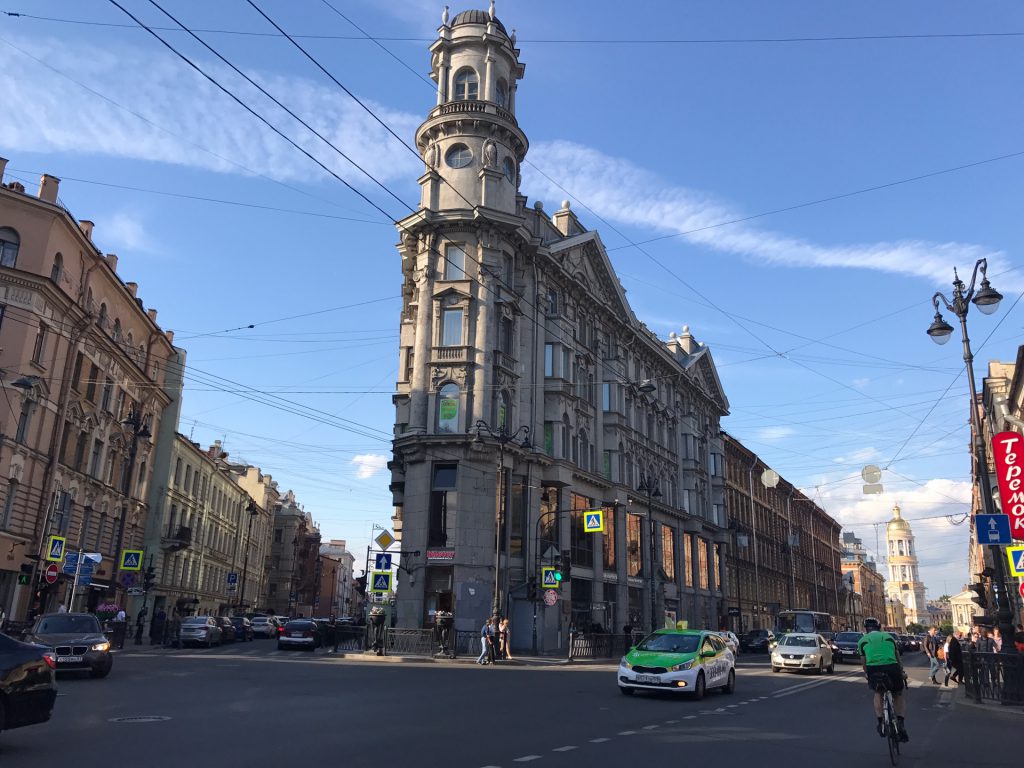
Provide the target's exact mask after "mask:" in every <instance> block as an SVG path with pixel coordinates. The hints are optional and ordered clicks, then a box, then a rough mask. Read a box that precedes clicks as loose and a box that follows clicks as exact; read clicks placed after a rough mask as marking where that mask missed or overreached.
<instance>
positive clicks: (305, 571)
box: [266, 490, 321, 617]
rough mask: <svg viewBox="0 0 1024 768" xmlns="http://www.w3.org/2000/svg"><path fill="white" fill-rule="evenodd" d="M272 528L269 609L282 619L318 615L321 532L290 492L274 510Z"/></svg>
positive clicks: (281, 498) (280, 500)
mask: <svg viewBox="0 0 1024 768" xmlns="http://www.w3.org/2000/svg"><path fill="white" fill-rule="evenodd" d="M272 524H273V535H272V538H271V543H270V561H271V562H270V572H269V575H268V584H267V599H266V603H267V607H268V608H270V609H271V610H272V611H273V612H274V613H275V614H280V615H282V616H297V615H298V614H300V613H301V614H302V615H303V616H307V617H308V616H313V615H318V613H319V612H318V611H317V606H316V605H315V603H316V599H317V597H318V595H319V591H320V575H321V574H320V569H321V564H320V529H319V528H317V526H316V523H315V522H313V516H312V515H310V514H309V513H308V512H306V511H305V510H304V509H303V508H302V507H301V506H300V505H299V503H298V500H297V499H296V498H295V493H294V492H293V491H290V490H289V491H288V492H286V493H285V494H284V495H283V496H281V497H280V499H279V500H278V502H277V504H276V506H275V507H274V516H273V521H272Z"/></svg>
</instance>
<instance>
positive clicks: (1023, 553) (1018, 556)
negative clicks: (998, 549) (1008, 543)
mask: <svg viewBox="0 0 1024 768" xmlns="http://www.w3.org/2000/svg"><path fill="white" fill-rule="evenodd" d="M1006 557H1007V559H1009V561H1010V573H1012V574H1013V575H1014V576H1024V547H1007V548H1006Z"/></svg>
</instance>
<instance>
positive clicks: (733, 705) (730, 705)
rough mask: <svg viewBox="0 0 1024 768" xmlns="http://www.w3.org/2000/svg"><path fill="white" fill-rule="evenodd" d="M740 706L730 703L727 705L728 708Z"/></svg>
mask: <svg viewBox="0 0 1024 768" xmlns="http://www.w3.org/2000/svg"><path fill="white" fill-rule="evenodd" d="M738 706H739V704H728V705H726V708H727V709H732V708H733V707H738Z"/></svg>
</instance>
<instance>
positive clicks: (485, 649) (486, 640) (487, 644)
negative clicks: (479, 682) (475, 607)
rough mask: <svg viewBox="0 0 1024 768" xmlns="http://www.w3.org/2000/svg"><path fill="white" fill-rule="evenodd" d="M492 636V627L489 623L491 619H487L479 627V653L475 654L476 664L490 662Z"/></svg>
mask: <svg viewBox="0 0 1024 768" xmlns="http://www.w3.org/2000/svg"><path fill="white" fill-rule="evenodd" d="M493 638H494V627H493V625H492V624H491V620H490V619H488V620H487V621H485V622H484V625H483V626H482V627H480V655H479V656H477V659H476V663H477V664H481V665H484V664H490V663H491V649H492V648H493V645H492V642H493Z"/></svg>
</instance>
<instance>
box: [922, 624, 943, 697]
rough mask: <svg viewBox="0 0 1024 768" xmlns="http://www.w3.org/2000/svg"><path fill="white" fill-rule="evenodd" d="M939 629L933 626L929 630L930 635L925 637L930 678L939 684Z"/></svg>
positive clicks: (925, 650)
mask: <svg viewBox="0 0 1024 768" xmlns="http://www.w3.org/2000/svg"><path fill="white" fill-rule="evenodd" d="M938 631H939V630H938V629H936V628H935V627H932V628H930V629H929V630H928V637H926V638H925V639H924V652H925V655H926V656H927V657H928V679H929V680H931V681H932V682H933V683H934V684H935V685H938V684H939V681H938V680H937V679H936V678H935V676H936V675H937V674H938V673H939V648H940V647H941V645H940V643H939V638H938V637H937V636H936V635H937V633H938Z"/></svg>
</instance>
